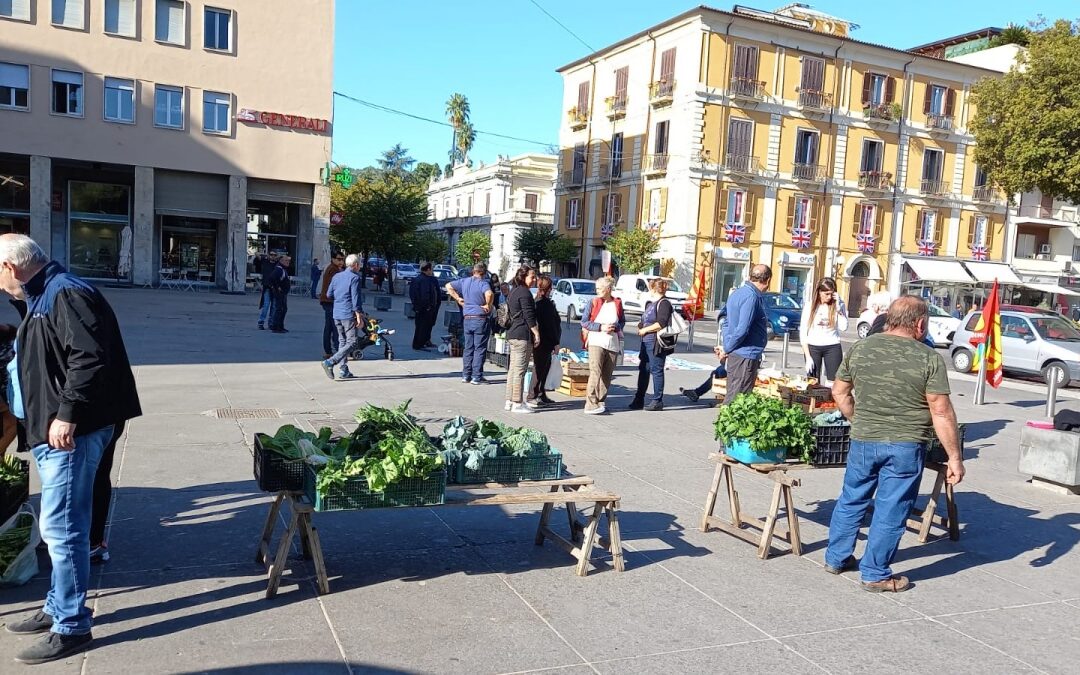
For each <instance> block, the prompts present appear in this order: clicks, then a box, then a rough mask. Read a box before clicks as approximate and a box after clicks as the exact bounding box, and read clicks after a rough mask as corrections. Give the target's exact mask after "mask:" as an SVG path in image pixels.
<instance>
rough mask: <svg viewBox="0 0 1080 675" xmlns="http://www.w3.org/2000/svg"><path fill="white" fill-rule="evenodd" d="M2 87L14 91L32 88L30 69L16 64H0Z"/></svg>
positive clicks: (0, 82)
mask: <svg viewBox="0 0 1080 675" xmlns="http://www.w3.org/2000/svg"><path fill="white" fill-rule="evenodd" d="M0 87H10V88H12V89H29V88H30V67H29V66H18V65H15V64H14V63H0Z"/></svg>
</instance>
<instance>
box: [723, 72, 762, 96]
mask: <svg viewBox="0 0 1080 675" xmlns="http://www.w3.org/2000/svg"><path fill="white" fill-rule="evenodd" d="M728 93H729V94H731V96H732V97H734V98H741V99H743V100H747V101H764V100H765V83H764V82H760V81H758V80H754V79H751V78H749V77H733V78H731V86H730V87H729V88H728Z"/></svg>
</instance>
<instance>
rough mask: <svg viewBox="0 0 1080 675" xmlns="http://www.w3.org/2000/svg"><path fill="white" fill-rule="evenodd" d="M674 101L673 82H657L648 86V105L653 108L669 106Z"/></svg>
mask: <svg viewBox="0 0 1080 675" xmlns="http://www.w3.org/2000/svg"><path fill="white" fill-rule="evenodd" d="M673 100H675V80H657V81H656V82H653V83H652V84H650V85H649V104H650V105H652V106H653V107H654V108H659V107H660V106H665V105H671V102H672V101H673Z"/></svg>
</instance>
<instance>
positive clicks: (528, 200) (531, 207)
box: [525, 192, 540, 211]
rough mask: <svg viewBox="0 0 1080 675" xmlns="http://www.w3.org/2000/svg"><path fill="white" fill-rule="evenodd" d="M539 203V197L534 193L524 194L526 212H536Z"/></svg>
mask: <svg viewBox="0 0 1080 675" xmlns="http://www.w3.org/2000/svg"><path fill="white" fill-rule="evenodd" d="M539 203H540V195H538V194H536V193H535V192H526V193H525V210H526V211H538V210H539Z"/></svg>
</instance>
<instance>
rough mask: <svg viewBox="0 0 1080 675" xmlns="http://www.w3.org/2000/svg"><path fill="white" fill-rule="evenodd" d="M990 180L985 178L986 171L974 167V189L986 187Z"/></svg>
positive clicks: (979, 167)
mask: <svg viewBox="0 0 1080 675" xmlns="http://www.w3.org/2000/svg"><path fill="white" fill-rule="evenodd" d="M989 182H990V180H989V179H988V178H987V176H986V170H985V169H983V168H982V167H981V166H977V167H975V187H977V188H981V187H986V186H987V184H988V183H989Z"/></svg>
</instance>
